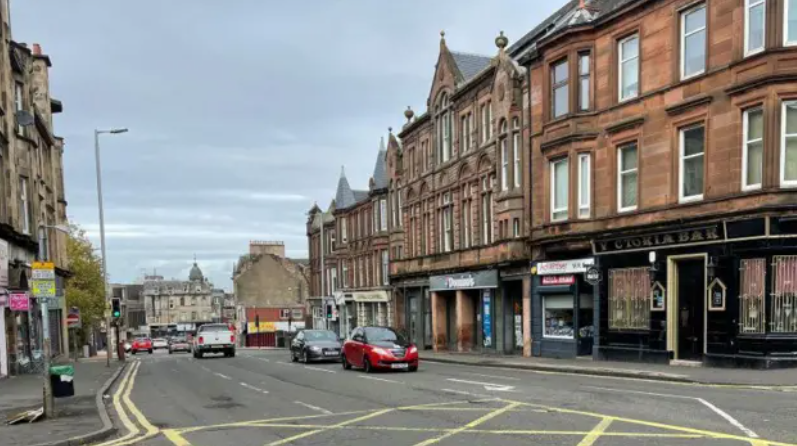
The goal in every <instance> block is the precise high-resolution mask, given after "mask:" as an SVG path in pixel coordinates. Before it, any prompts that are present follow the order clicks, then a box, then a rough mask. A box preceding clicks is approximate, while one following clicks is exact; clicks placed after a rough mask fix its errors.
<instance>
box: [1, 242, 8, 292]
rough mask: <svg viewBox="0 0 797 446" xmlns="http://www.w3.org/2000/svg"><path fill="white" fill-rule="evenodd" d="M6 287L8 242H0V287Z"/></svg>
mask: <svg viewBox="0 0 797 446" xmlns="http://www.w3.org/2000/svg"><path fill="white" fill-rule="evenodd" d="M7 286H8V242H7V241H5V240H0V287H7Z"/></svg>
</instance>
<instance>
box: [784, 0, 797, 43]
mask: <svg viewBox="0 0 797 446" xmlns="http://www.w3.org/2000/svg"><path fill="white" fill-rule="evenodd" d="M789 1H790V0H783V46H787V47H788V46H797V40H789ZM794 6H795V7H797V5H794Z"/></svg>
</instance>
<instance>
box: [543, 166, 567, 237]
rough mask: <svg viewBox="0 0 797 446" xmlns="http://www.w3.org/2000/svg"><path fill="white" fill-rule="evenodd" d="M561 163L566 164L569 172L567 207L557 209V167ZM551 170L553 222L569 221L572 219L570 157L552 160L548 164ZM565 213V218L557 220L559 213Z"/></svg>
mask: <svg viewBox="0 0 797 446" xmlns="http://www.w3.org/2000/svg"><path fill="white" fill-rule="evenodd" d="M559 163H565V165H566V169H565V172H567V181H566V182H565V184H567V193H566V194H565V206H564V207H563V208H559V209H557V208H556V165H557V164H559ZM548 166H549V169H550V171H551V173H550V176H551V222H554V223H560V222H563V221H567V220H568V218H569V217H570V160H569V159H568V157H566V156H564V157H561V158H557V159H555V160H551V161H549V162H548ZM562 212H564V217H560V218H556V214H557V213H562Z"/></svg>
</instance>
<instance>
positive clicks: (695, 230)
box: [593, 217, 797, 368]
mask: <svg viewBox="0 0 797 446" xmlns="http://www.w3.org/2000/svg"><path fill="white" fill-rule="evenodd" d="M593 249H594V252H595V255H596V264H597V266H598V268H599V270H600V272H601V275H602V276H603V277H604V278H605V279H606V280H604V281H602V282H600V284H599V285H598V286H597V287H596V288H597V293H596V296H597V302H598V303H599V305H598V306H597V307H596V311H595V319H596V320H600V321H601V324H600V326H599V327H598V335H597V336H596V346H595V358H596V359H605V360H629V361H644V362H660V363H674V362H675V363H682V362H696V363H705V364H708V365H728V366H742V367H758V368H769V367H797V255H795V252H797V222H795V219H793V218H792V219H788V218H783V217H760V218H747V219H734V220H723V221H713V222H708V223H701V224H694V225H688V226H678V227H675V228H658V229H657V230H650V231H646V232H643V231H638V232H635V233H633V234H625V235H623V234H618V235H615V236H613V237H606V238H600V239H596V240H594V241H593Z"/></svg>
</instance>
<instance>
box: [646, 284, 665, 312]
mask: <svg viewBox="0 0 797 446" xmlns="http://www.w3.org/2000/svg"><path fill="white" fill-rule="evenodd" d="M666 291H667V290H666V289H665V288H664V286H663V285H662V284H661V283H659V282H656V283H654V284H653V286H652V287H651V288H650V311H665V310H666V308H665V304H664V302H665V300H664V296H665V295H666Z"/></svg>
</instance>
